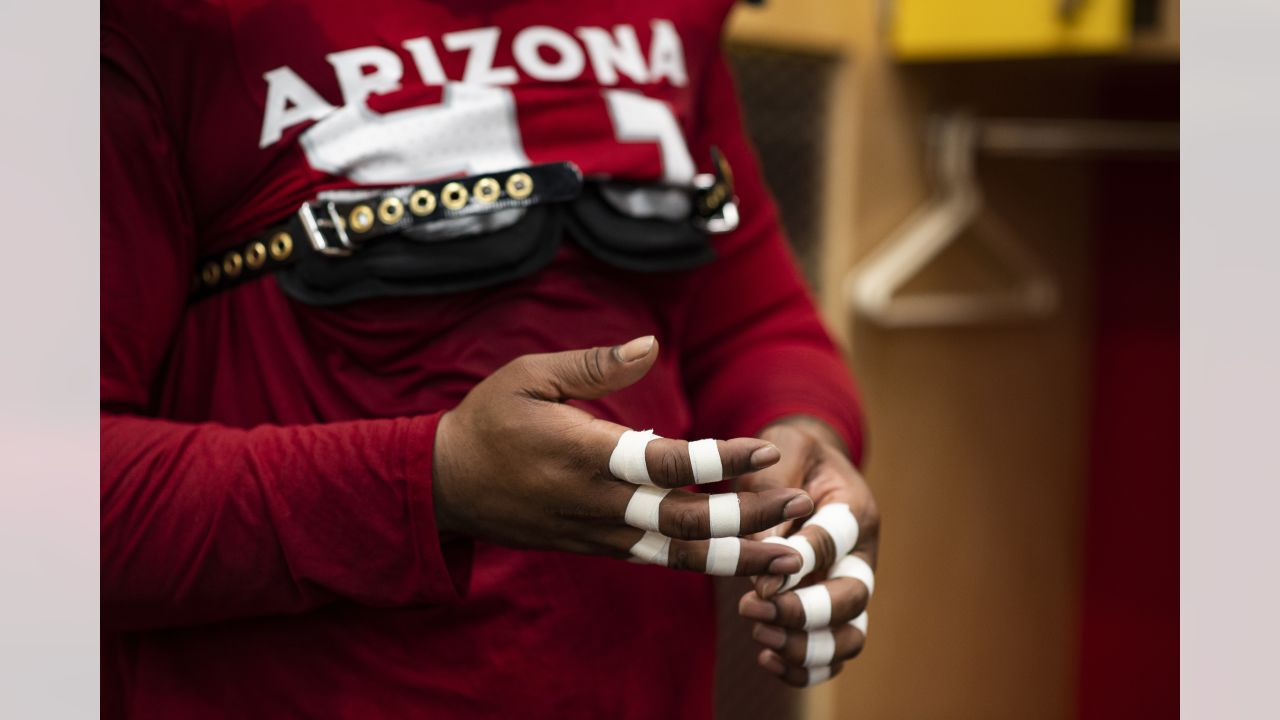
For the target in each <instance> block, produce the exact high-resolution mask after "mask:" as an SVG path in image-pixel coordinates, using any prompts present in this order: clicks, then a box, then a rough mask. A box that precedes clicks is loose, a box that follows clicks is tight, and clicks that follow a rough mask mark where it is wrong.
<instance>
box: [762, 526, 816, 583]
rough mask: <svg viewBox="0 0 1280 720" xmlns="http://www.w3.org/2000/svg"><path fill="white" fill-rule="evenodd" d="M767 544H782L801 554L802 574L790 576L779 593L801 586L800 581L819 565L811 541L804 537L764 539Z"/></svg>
mask: <svg viewBox="0 0 1280 720" xmlns="http://www.w3.org/2000/svg"><path fill="white" fill-rule="evenodd" d="M764 541H765V542H767V543H781V544H783V545H790V546H791V547H792V548H794V549H795V551H796V552H798V553H800V559H801V561H802V562H801V565H800V572H798V573H796V574H794V575H788V576H787V580H786V582H784V583H782V589H781V590H779V591H778V592H785V591H787V590H790V589H791V588H793V587H795V586H796V585H799V584H800V581H801V580H803V579H804V578H805V576H806V575H808V574H809V573H811V572H813V568H814V566H815V565H817V564H818V558H817V556H816V555H814V552H813V546H812V545H810V544H809V540H808V539H807V538H805V536H803V535H792V536H791V537H787V538H780V537H769V538H765V539H764Z"/></svg>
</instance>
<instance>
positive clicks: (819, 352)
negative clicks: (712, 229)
mask: <svg viewBox="0 0 1280 720" xmlns="http://www.w3.org/2000/svg"><path fill="white" fill-rule="evenodd" d="M702 103H703V105H702V111H701V114H700V117H701V118H702V123H701V126H700V127H699V128H697V132H696V135H695V137H694V142H693V143H692V148H693V151H694V152H695V153H697V155H696V156H695V157H697V158H699V159H700V160H702V161H704V162H705V161H706V159H707V158H708V157H709V152H710V147H711V146H712V145H715V146H716V147H718V148H719V149H720V150H721V152H723V153H724V155H725V158H726V159H727V160H728V162H729V164H730V165H731V167H732V168H733V174H734V181H735V186H736V190H737V195H738V197H739V200H740V207H741V224H740V225H739V227H738V228H737V229H736V230H734V231H733V232H731V233H726V234H724V235H719V236H715V238H714V243H715V247H716V251H717V253H718V255H719V257H718V258H717V260H716V261H715V262H713V263H711V264H709V265H707V266H705V267H703V268H701V269H699V270H698V271H696V272H694V273H693V274H692V276H691V277H690V278H689V281H688V285H687V292H686V293H685V294H684V296H683V297H681V298H680V300H679V303H680V304H679V305H678V306H677V307H676V309H675V312H676V314H677V316H678V318H679V321H678V322H677V323H674V327H677V328H679V331H678V332H679V333H680V344H681V347H682V350H683V355H682V364H683V370H684V373H685V378H686V386H687V388H688V391H689V394H690V398H691V401H692V406H693V413H694V427H695V430H696V431H697V432H699V433H701V434H705V435H709V436H713V437H733V436H751V435H755V434H757V433H759V432H760V430H761V429H762V428H763V427H764V426H765V425H767V424H768V423H770V422H771V421H773V420H776V419H778V418H781V417H783V416H786V415H794V414H804V415H810V416H813V417H816V418H818V419H820V420H823V421H825V422H826V423H827V424H828V425H830V426H831V427H832V428H834V429H835V430H836V431H837V432H838V433H840V435H841V436H842V437H843V438H844V440H845V442H846V443H847V446H848V448H849V450H850V452H851V454H852V456H853V457H854V459H855V460H857V459H858V458H859V457H860V455H861V448H862V437H863V432H862V423H861V418H860V411H859V406H858V400H857V397H856V394H855V392H854V387H853V381H852V378H851V376H850V374H849V371H848V369H847V368H846V367H845V365H844V362H843V361H842V359H841V357H840V353H839V351H838V350H837V349H836V348H835V346H834V344H833V343H832V341H831V338H830V336H829V335H828V334H827V332H826V330H825V328H823V326H822V323H821V321H820V320H819V318H818V314H817V311H816V309H815V308H814V305H813V301H812V299H811V298H810V296H809V293H808V291H807V289H806V288H805V285H804V282H803V280H802V279H801V277H800V274H799V271H798V270H797V268H796V264H795V260H794V258H793V257H792V256H791V253H790V250H789V248H788V245H787V242H786V239H785V237H784V236H783V233H782V230H781V227H780V225H779V223H778V214H777V210H776V208H775V206H774V203H773V199H772V198H771V197H770V196H769V193H768V190H767V189H766V188H765V185H764V180H763V177H762V176H761V173H760V169H759V166H758V163H757V161H756V158H755V155H754V153H753V151H752V148H751V146H750V143H749V141H748V140H747V136H746V132H745V130H744V128H743V125H742V121H741V117H740V111H739V108H738V101H737V98H736V97H735V95H734V86H733V79H732V77H731V76H730V74H729V69H728V67H727V64H726V63H725V60H724V58H723V57H721V56H720V55H719V54H716V55H715V57H714V58H713V60H712V67H711V69H710V71H709V73H708V75H707V82H706V83H705V90H704V95H703V98H702Z"/></svg>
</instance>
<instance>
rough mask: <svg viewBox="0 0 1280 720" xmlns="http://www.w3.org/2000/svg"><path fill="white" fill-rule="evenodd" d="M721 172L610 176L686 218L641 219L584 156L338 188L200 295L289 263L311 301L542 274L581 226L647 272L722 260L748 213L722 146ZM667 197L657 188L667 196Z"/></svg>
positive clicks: (212, 262)
mask: <svg viewBox="0 0 1280 720" xmlns="http://www.w3.org/2000/svg"><path fill="white" fill-rule="evenodd" d="M712 158H713V161H714V163H715V173H714V174H704V175H699V176H697V177H695V178H694V189H693V190H692V191H690V190H689V189H688V188H671V187H665V188H663V187H661V186H653V185H626V184H621V183H618V184H610V185H609V186H608V188H609V189H610V191H611V193H612V194H613V196H614V197H615V198H616V197H619V193H620V194H621V196H626V194H627V193H628V192H629V191H631V190H634V191H637V192H640V193H643V192H646V191H651V192H655V193H656V195H662V194H666V193H676V194H680V195H681V197H680V198H679V199H680V200H682V201H683V202H682V204H678V205H680V206H682V207H684V208H686V210H685V211H684V215H683V216H680V217H678V218H671V217H637V216H636V215H635V214H634V213H632V214H629V213H628V212H627V211H626V210H624V209H621V208H619V207H618V206H617V204H616V202H611V201H610V200H609V198H608V197H606V195H608V194H609V193H606V192H605V189H604V186H603V185H602V184H601V183H595V182H593V183H589V184H588V186H587V187H586V188H585V189H584V184H583V180H582V174H581V172H580V171H579V170H578V168H577V166H575V165H574V164H573V163H567V162H562V163H549V164H544V165H534V166H531V167H527V168H520V169H516V170H509V171H505V172H499V173H490V174H487V175H476V176H471V177H465V178H459V179H455V180H447V181H441V182H436V183H429V184H424V185H413V186H407V187H400V188H393V189H388V190H359V191H343V192H338V193H330V194H329V195H328V196H326V197H321V198H320V199H318V200H316V201H313V202H308V203H305V204H303V205H302V207H301V208H299V210H298V212H296V213H295V214H294V215H292V216H290V217H289V219H288V220H286V221H284V222H282V223H281V224H279V225H276V226H274V227H272V228H271V229H269V230H267V231H266V232H264V233H262V234H261V235H259V236H257V237H255V238H253V239H252V240H250V241H248V242H247V243H245V244H243V245H241V246H239V247H235V248H232V249H230V250H228V251H226V252H223V253H221V254H219V255H216V256H210V257H206V258H204V259H203V260H201V262H200V264H199V266H198V267H197V271H196V274H195V277H194V278H193V279H192V286H191V300H192V301H196V300H200V299H203V298H206V297H209V296H211V295H213V294H216V293H218V292H221V291H223V290H227V289H230V288H233V287H236V286H237V285H239V284H241V283H244V282H247V281H249V280H252V279H254V278H258V277H261V276H262V275H265V274H266V273H269V272H277V273H278V275H277V280H278V282H279V284H280V287H281V289H282V290H283V291H284V292H285V293H286V294H287V295H289V296H290V297H292V298H294V299H296V300H299V301H301V302H305V303H308V304H311V305H338V304H342V303H347V302H352V301H354V300H360V299H365V298H371V297H386V296H397V295H431V294H441V293H450V292H459V291H462V290H469V289H475V288H480V287H485V286H488V285H494V284H497V283H501V282H507V281H510V280H514V279H516V278H520V277H524V276H526V275H530V274H532V273H534V272H537V271H538V270H540V269H542V268H543V267H545V266H546V265H547V264H548V263H550V262H551V260H552V258H553V257H554V256H555V253H556V249H557V248H558V247H559V244H560V239H561V237H562V236H563V235H564V234H565V230H566V225H567V229H568V231H569V235H570V236H571V237H573V238H574V239H575V240H576V241H577V242H578V243H579V244H581V245H582V246H583V247H584V248H585V249H586V250H587V251H588V252H590V253H591V254H593V255H595V256H596V257H598V258H599V259H601V260H603V261H605V262H607V263H609V264H612V265H615V266H617V267H621V268H624V269H628V270H635V271H640V272H656V271H676V270H687V269H690V268H692V267H696V266H698V265H701V264H704V263H707V262H710V261H711V260H712V259H713V258H714V257H715V253H714V251H712V249H711V246H710V242H709V238H708V235H710V234H714V233H719V232H728V231H730V230H732V229H734V228H735V227H736V226H737V223H738V214H737V205H736V198H735V197H734V194H733V184H732V175H731V174H730V171H729V167H728V164H727V163H725V161H724V159H723V157H722V156H721V155H720V154H719V152H718V151H716V150H715V149H714V148H713V149H712ZM656 195H655V196H656Z"/></svg>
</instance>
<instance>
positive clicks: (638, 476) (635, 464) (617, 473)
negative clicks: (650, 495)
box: [609, 430, 662, 485]
mask: <svg viewBox="0 0 1280 720" xmlns="http://www.w3.org/2000/svg"><path fill="white" fill-rule="evenodd" d="M660 437H662V436H661V435H655V434H654V432H653V431H652V430H627V431H625V432H623V433H622V437H620V438H618V444H617V445H614V446H613V454H612V455H610V456H609V472H611V473H613V476H614V477H616V478H618V479H619V480H626V481H627V482H629V483H635V484H636V485H652V484H653V481H652V480H650V479H649V464H648V463H647V462H645V459H644V449H645V447H647V446H648V445H649V443H651V442H653V441H654V440H657V439H658V438H660Z"/></svg>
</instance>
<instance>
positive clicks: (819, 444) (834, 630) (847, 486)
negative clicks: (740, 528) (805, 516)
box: [738, 418, 880, 687]
mask: <svg viewBox="0 0 1280 720" xmlns="http://www.w3.org/2000/svg"><path fill="white" fill-rule="evenodd" d="M761 438H762V439H765V440H769V441H770V442H772V443H774V444H775V445H776V446H777V447H778V448H779V449H780V450H781V451H782V460H781V462H779V463H778V464H776V465H774V466H772V467H770V468H768V469H766V470H763V471H760V472H756V473H753V474H750V475H747V476H745V477H743V478H741V479H740V480H739V486H740V487H741V488H743V489H745V490H752V491H764V490H765V489H766V488H782V487H802V488H804V489H805V490H807V491H808V492H809V494H810V495H811V496H812V497H813V499H814V501H815V502H816V503H817V505H818V511H819V512H823V510H822V509H823V508H824V507H828V508H830V509H829V510H828V511H827V512H828V513H829V514H830V513H836V512H839V511H841V509H840V504H844V505H847V506H848V508H849V510H850V511H851V512H852V514H853V516H854V518H855V519H856V520H857V540H856V543H855V544H854V545H853V548H852V552H850V553H849V554H848V555H847V556H844V557H840V556H838V552H839V550H838V549H837V548H836V544H835V542H833V539H832V537H831V535H830V534H829V533H828V531H827V530H826V529H824V528H823V527H820V526H819V525H818V524H817V522H815V521H816V519H817V518H818V517H819V515H817V514H815V516H814V518H811V519H810V521H809V522H807V523H806V524H804V525H801V526H799V527H798V528H796V527H791V525H792V524H791V523H788V525H785V526H779V527H778V528H774V529H771V530H768V531H765V533H763V534H762V536H763V535H769V534H774V533H780V534H782V535H792V534H795V535H799V536H803V537H804V538H805V539H806V540H808V542H809V545H810V546H811V547H812V548H813V550H814V567H813V570H812V572H810V573H809V574H808V575H806V576H805V577H804V578H803V579H802V580H800V582H799V585H798V586H797V587H796V588H787V589H786V590H785V591H783V587H784V583H787V582H788V579H787V578H785V577H781V576H778V575H772V574H766V575H762V576H760V577H758V578H756V581H755V590H754V591H752V592H749V593H747V594H746V595H744V596H743V597H742V598H741V600H740V601H739V604H738V612H739V613H740V614H741V615H742V616H743V617H745V618H747V619H749V620H755V621H756V623H755V625H754V628H753V632H752V636H753V637H754V638H755V640H756V642H758V643H760V644H761V645H763V646H764V647H765V649H764V650H762V651H761V652H760V654H759V657H758V658H757V662H758V663H759V664H760V665H761V667H763V668H764V669H765V670H767V671H769V672H771V673H773V674H775V675H777V676H779V677H780V678H781V679H782V680H783V681H784V682H786V683H788V684H790V685H796V686H799V687H805V686H808V685H813V684H816V683H818V682H822V681H823V680H826V679H827V678H829V677H834V676H835V675H836V674H837V673H839V672H840V669H841V667H842V664H843V662H844V661H846V660H849V659H852V658H854V657H856V656H857V655H858V653H859V652H861V651H862V647H863V644H864V643H865V642H866V632H867V624H866V621H867V616H866V614H865V613H866V607H867V601H868V600H869V599H870V595H871V590H872V589H873V587H874V578H873V575H872V569H873V568H874V567H875V565H876V551H877V547H878V544H879V536H880V514H879V511H878V510H877V508H876V503H875V498H874V497H873V496H872V494H871V489H870V488H869V487H867V484H866V482H865V481H864V480H863V478H862V475H861V474H860V473H859V472H858V471H857V469H855V468H854V467H853V464H852V463H850V462H849V459H848V458H847V457H846V455H845V450H844V447H843V443H842V442H841V440H840V439H839V436H838V435H836V433H835V432H833V431H832V430H831V429H830V428H829V427H827V426H826V425H825V424H823V423H821V422H819V421H816V420H813V419H810V418H790V419H788V420H785V421H783V422H781V423H778V424H775V425H773V426H770V427H769V428H768V429H766V430H765V431H764V432H763V433H761ZM832 506H834V507H832ZM758 537H760V536H758ZM797 579H798V578H797ZM823 595H825V596H826V597H825V598H824V597H823ZM810 615H812V616H810Z"/></svg>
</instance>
